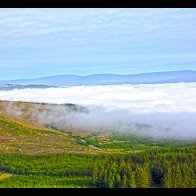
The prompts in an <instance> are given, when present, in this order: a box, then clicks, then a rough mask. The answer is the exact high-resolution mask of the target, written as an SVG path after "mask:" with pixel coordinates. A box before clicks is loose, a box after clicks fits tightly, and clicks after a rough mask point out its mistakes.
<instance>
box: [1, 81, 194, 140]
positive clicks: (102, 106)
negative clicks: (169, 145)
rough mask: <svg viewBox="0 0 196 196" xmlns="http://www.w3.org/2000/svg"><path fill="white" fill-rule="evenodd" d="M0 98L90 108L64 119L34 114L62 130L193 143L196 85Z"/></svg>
mask: <svg viewBox="0 0 196 196" xmlns="http://www.w3.org/2000/svg"><path fill="white" fill-rule="evenodd" d="M0 100H10V101H28V102H43V103H56V104H63V103H73V104H79V105H82V106H85V107H87V108H88V110H89V112H88V113H80V112H71V113H69V115H68V114H67V110H66V109H65V110H64V108H63V107H56V108H53V109H52V112H50V113H39V114H37V116H38V118H39V120H40V121H43V122H45V123H50V122H52V123H54V124H56V125H59V126H60V128H63V127H66V128H67V127H69V126H70V127H72V128H77V129H88V130H99V129H100V130H103V129H104V130H107V129H108V130H112V129H113V130H117V131H127V132H130V133H134V134H140V135H149V136H153V137H156V138H160V137H161V138H164V137H165V138H176V139H196V83H177V84H140V85H109V86H73V87H65V88H60V87H59V88H47V89H15V90H10V91H0ZM9 110H12V108H11V107H10V108H9ZM13 112H15V111H14V109H13Z"/></svg>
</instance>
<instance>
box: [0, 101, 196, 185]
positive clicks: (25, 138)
mask: <svg viewBox="0 0 196 196" xmlns="http://www.w3.org/2000/svg"><path fill="white" fill-rule="evenodd" d="M16 106H17V108H21V109H22V110H23V111H24V113H23V115H17V114H14V113H10V111H11V110H9V111H8V110H7V108H10V107H13V110H12V111H14V107H16ZM53 106H54V107H56V105H51V104H42V103H29V102H8V101H0V173H1V174H0V187H64V188H65V187H67V188H68V187H76V188H77V187H78V188H79V187H83V188H85V187H100V186H101V187H102V186H103V187H107V186H109V187H110V186H117V187H118V186H120V187H121V186H123V185H120V184H119V183H117V182H116V183H117V185H114V182H113V183H112V184H113V185H111V183H110V184H107V183H108V182H102V183H101V184H100V182H99V183H98V181H97V180H96V179H97V178H96V177H95V175H96V170H97V169H96V168H99V167H101V165H102V166H104V164H105V163H106V162H107V161H108V160H109V159H115V160H116V159H118V157H119V158H120V159H122V158H123V157H138V156H139V157H140V156H143V155H142V154H146V153H147V154H148V152H149V153H150V152H152V153H153V152H156V154H153V156H152V157H151V158H150V159H154V158H155V157H156V156H158V157H159V156H162V155H161V154H162V153H166V152H167V154H168V153H169V154H168V155H169V156H179V157H181V156H184V155H183V153H184V152H186V151H187V152H190V156H189V157H186V158H183V159H185V160H186V159H187V161H188V160H189V158H191V159H195V157H194V154H195V141H194V140H193V141H186V140H184V141H183V140H173V139H171V140H164V139H162V140H156V139H153V138H150V137H140V136H135V135H132V134H129V133H122V132H116V131H112V130H111V131H108V130H105V131H104V130H101V131H97V132H95V131H90V130H75V129H67V130H66V129H59V128H56V127H55V125H53V126H52V125H50V126H49V125H47V124H46V125H44V124H43V123H40V122H39V121H37V120H36V118H35V115H33V113H34V112H35V111H42V112H43V111H45V110H50V109H49V108H50V107H53ZM64 106H65V107H66V108H67V112H70V111H72V110H74V111H78V112H88V111H87V110H86V109H85V108H83V107H81V106H78V105H70V104H64ZM60 107H61V106H60ZM30 111H32V112H31V113H30ZM181 151H182V153H180V152H181ZM176 152H178V155H175V154H176ZM159 154H160V155H159ZM168 155H167V156H168ZM154 156H155V157H154ZM115 157H116V158H115ZM180 159H181V158H180ZM173 160H175V158H174V159H173ZM113 162H115V161H113ZM142 162H143V161H142ZM145 162H146V161H145ZM147 162H150V160H149V161H147ZM134 164H136V163H134ZM138 164H139V163H138ZM157 164H158V163H157ZM166 165H167V164H166ZM156 167H157V166H156ZM164 167H165V166H164ZM191 167H192V166H191ZM100 169H101V168H100ZM102 169H103V168H102ZM102 169H101V170H102ZM133 170H135V169H134V168H133ZM119 172H120V171H119ZM100 175H101V174H100ZM127 175H128V174H127ZM190 175H192V174H190ZM123 178H124V177H123V176H122V179H123ZM127 178H129V177H128V176H127ZM138 178H140V177H138ZM142 178H143V177H142ZM150 179H151V178H149V180H150ZM135 180H136V181H137V179H135ZM151 180H152V179H151ZM152 183H154V182H153V181H152ZM150 184H151V183H150V182H149V185H148V186H151V185H150ZM127 186H128V185H127ZM137 186H138V187H139V186H140V185H139V184H138V185H137ZM141 186H143V185H141ZM153 186H155V187H159V186H164V185H163V184H157V185H156V184H155V185H153ZM179 186H180V185H179ZM184 186H190V184H187V185H184ZM191 186H195V185H191Z"/></svg>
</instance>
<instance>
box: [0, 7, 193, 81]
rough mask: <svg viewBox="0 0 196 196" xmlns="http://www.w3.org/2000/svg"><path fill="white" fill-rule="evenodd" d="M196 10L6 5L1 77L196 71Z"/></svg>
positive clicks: (0, 34)
mask: <svg viewBox="0 0 196 196" xmlns="http://www.w3.org/2000/svg"><path fill="white" fill-rule="evenodd" d="M195 35H196V9H191V8H186V9H185V8H181V9H179V8H177V9H174V8H170V9H166V8H165V9H163V8H162V9H154V8H153V9H149V8H145V9H141V8H139V9H133V8H130V9H128V8H126V9H124V8H123V9H118V8H111V9H108V8H96V9H95V8H91V9H89V8H88V9H84V8H81V9H79V8H78V9H76V8H74V9H72V8H69V9H68V8H64V9H62V8H61V9H54V8H51V9H38V8H35V9H32V8H30V9H24V8H22V9H18V8H16V9H11V8H10V9H4V8H3V9H0V80H10V79H19V78H36V77H42V76H50V75H64V74H73V75H89V74H100V73H115V74H135V73H147V72H154V71H155V72H156V71H175V70H196V36H195Z"/></svg>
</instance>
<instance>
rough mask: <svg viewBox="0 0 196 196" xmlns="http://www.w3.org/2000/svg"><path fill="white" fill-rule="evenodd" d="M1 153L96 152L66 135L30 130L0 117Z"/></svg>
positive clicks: (26, 126) (11, 120)
mask: <svg viewBox="0 0 196 196" xmlns="http://www.w3.org/2000/svg"><path fill="white" fill-rule="evenodd" d="M0 152H4V153H5V152H9V153H28V154H38V153H62V152H83V153H85V152H86V153H90V152H94V151H93V149H90V148H89V147H88V146H84V145H79V144H78V143H77V142H76V140H75V139H74V138H71V137H70V136H69V135H67V134H66V133H61V132H58V131H55V130H49V129H39V128H29V127H28V125H25V124H24V123H20V122H17V121H15V120H13V119H10V118H7V117H5V116H0Z"/></svg>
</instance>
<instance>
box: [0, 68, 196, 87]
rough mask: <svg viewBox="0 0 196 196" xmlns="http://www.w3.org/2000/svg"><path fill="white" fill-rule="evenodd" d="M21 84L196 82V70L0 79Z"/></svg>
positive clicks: (66, 84)
mask: <svg viewBox="0 0 196 196" xmlns="http://www.w3.org/2000/svg"><path fill="white" fill-rule="evenodd" d="M0 82H1V83H10V84H17V85H21V83H23V84H24V85H46V86H75V85H115V84H164V83H179V82H196V71H170V72H153V73H143V74H129V75H120V74H93V75H88V76H78V75H59V76H49V77H42V78H35V79H21V80H9V81H0Z"/></svg>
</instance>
